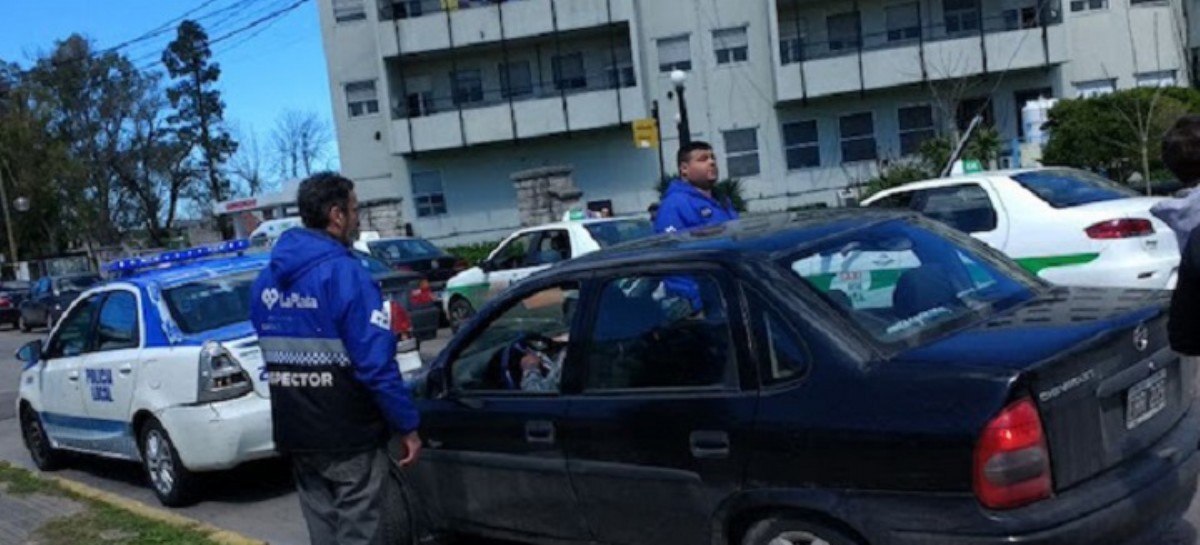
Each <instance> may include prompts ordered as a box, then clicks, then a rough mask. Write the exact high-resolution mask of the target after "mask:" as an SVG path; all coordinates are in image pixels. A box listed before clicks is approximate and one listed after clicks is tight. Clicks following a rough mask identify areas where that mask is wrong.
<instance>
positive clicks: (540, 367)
mask: <svg viewBox="0 0 1200 545" xmlns="http://www.w3.org/2000/svg"><path fill="white" fill-rule="evenodd" d="M578 302H579V284H578V283H576V282H568V283H564V284H560V285H558V286H554V287H551V288H546V289H542V290H538V291H536V292H534V293H532V294H527V295H525V296H523V297H521V298H520V299H518V300H517V301H515V302H513V303H512V304H510V305H508V306H506V307H505V308H504V310H502V311H500V312H499V313H498V314H494V315H493V318H492V319H491V320H489V321H487V323H485V324H483V325H482V326H480V328H479V329H477V330H476V331H474V332H472V335H473V337H474V338H472V339H471V340H470V341H469V342H468V343H467V345H466V346H464V347H463V348H462V349H461V350H460V351H459V352H458V354H457V355H456V356H455V357H454V359H453V361H452V362H451V363H450V376H451V384H452V389H453V390H454V391H456V392H459V393H467V394H469V393H472V392H509V393H522V392H523V393H530V394H552V393H557V392H558V391H559V385H560V382H561V378H562V372H563V365H564V363H565V362H566V357H567V345H568V344H569V340H570V339H569V337H570V332H571V323H572V321H573V320H574V317H575V309H576V307H577V306H578Z"/></svg>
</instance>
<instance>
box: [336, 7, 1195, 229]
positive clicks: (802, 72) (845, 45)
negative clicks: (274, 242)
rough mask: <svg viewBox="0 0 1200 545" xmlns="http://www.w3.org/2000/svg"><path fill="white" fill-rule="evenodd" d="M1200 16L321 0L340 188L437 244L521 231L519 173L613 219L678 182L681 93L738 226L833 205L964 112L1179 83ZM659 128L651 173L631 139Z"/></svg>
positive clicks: (1007, 112)
mask: <svg viewBox="0 0 1200 545" xmlns="http://www.w3.org/2000/svg"><path fill="white" fill-rule="evenodd" d="M1197 3H1198V0H1169V1H1168V0H1151V1H1147V0H753V1H751V0H321V2H320V17H321V22H322V25H321V28H322V33H323V39H324V44H325V53H326V58H327V63H328V69H329V84H330V89H331V91H332V93H331V94H332V97H333V110H334V119H335V125H336V128H337V134H338V146H339V151H340V154H341V163H342V166H343V171H344V172H345V173H346V174H347V175H349V176H350V177H352V178H353V179H355V180H356V181H358V182H359V187H360V189H359V192H360V198H363V199H366V200H372V199H399V202H400V203H401V205H400V210H401V212H402V215H403V216H404V219H403V222H404V223H405V224H406V226H407V225H409V224H411V229H412V231H413V232H414V233H415V234H417V235H420V236H424V237H427V238H430V239H432V240H435V241H438V242H440V243H444V244H453V243H460V242H470V241H479V240H494V239H496V238H498V237H500V236H502V235H503V234H505V233H507V232H509V231H511V230H512V229H514V228H516V227H518V225H519V219H518V213H517V206H516V199H517V197H516V190H515V189H514V186H513V182H512V180H511V179H510V175H511V174H512V173H514V172H518V171H523V170H528V169H531V168H538V167H546V166H557V165H567V166H570V167H571V168H572V178H573V181H574V184H575V186H576V187H578V188H579V189H581V190H582V191H583V194H584V195H583V201H586V202H588V203H590V204H591V205H592V206H594V207H597V208H598V207H601V206H607V207H609V208H610V209H611V210H613V211H614V212H615V213H617V214H630V213H638V212H642V211H644V210H645V209H646V207H647V206H648V205H649V204H650V203H651V202H654V201H655V200H656V199H657V198H658V194H657V191H656V190H655V186H656V184H657V182H658V180H659V177H660V171H663V172H666V173H668V174H670V173H673V172H674V171H675V170H676V167H675V165H674V159H673V157H674V154H675V150H676V149H677V147H678V142H679V136H678V134H677V129H676V116H677V112H678V110H679V101H678V97H676V93H675V92H674V88H675V83H674V82H673V81H672V80H671V78H670V74H671V72H672V71H674V70H682V71H684V72H686V74H687V79H686V81H685V82H684V86H685V93H684V97H685V99H686V103H687V107H688V112H689V121H690V132H691V138H692V139H700V140H705V141H708V142H711V143H712V144H713V145H714V147H715V148H716V150H717V152H718V157H719V162H720V166H721V171H722V176H723V177H726V176H728V177H735V178H738V179H740V180H741V181H742V184H743V188H744V196H745V197H746V200H747V204H748V206H749V207H750V209H751V210H777V209H786V208H790V207H795V206H803V205H809V204H813V203H826V204H831V205H832V204H837V203H839V202H840V201H841V199H843V198H845V197H846V196H847V194H848V193H847V192H846V190H847V188H849V187H853V186H856V185H857V184H860V183H862V182H864V181H865V180H867V179H870V178H871V177H872V176H874V175H875V174H876V173H877V172H878V169H879V168H880V166H881V165H883V164H886V162H888V161H892V160H896V159H899V158H902V157H905V156H909V155H911V154H913V153H914V152H915V151H916V150H917V149H919V148H920V146H921V144H922V142H924V141H925V140H927V139H929V138H932V137H934V136H935V135H938V134H947V133H953V132H954V131H956V130H957V129H959V128H961V127H962V126H964V125H965V124H966V123H967V122H969V120H970V119H971V118H972V117H974V115H975V114H976V113H981V114H982V115H983V117H984V119H985V120H986V121H987V122H988V123H990V124H992V125H993V126H995V127H996V129H997V130H998V132H999V134H1000V136H1001V140H1002V142H1003V144H1002V147H1003V154H1002V155H1003V158H1002V160H1001V164H1000V165H997V166H1000V167H1004V166H1010V165H1012V164H1014V163H1017V162H1019V161H1020V149H1021V146H1020V142H1021V140H1022V138H1023V137H1024V128H1023V127H1022V124H1021V108H1022V106H1023V105H1024V104H1025V103H1026V102H1028V101H1031V100H1035V99H1037V98H1039V97H1042V98H1074V97H1077V96H1086V95H1092V94H1097V93H1105V92H1111V91H1113V90H1117V89H1127V88H1132V87H1136V86H1152V85H1183V84H1187V83H1189V82H1190V81H1192V70H1191V68H1192V61H1191V55H1190V54H1189V53H1190V52H1191V51H1193V50H1194V49H1193V46H1194V45H1197V44H1200V42H1198V41H1196V40H1197V39H1200V35H1197V34H1198V33H1200V31H1197V30H1196V29H1195V28H1191V27H1190V26H1189V25H1188V24H1187V21H1188V12H1189V11H1190V10H1193V9H1195V8H1196V4H1197ZM655 105H657V106H658V111H659V114H660V118H661V132H662V141H661V146H662V149H661V156H662V157H663V158H664V160H663V161H662V164H661V165H660V151H659V150H656V149H654V148H644V147H639V146H638V145H637V143H636V142H635V140H634V138H633V135H632V131H631V124H632V123H633V122H634V121H635V120H638V119H643V118H647V117H651V116H652V115H653V114H654V110H655Z"/></svg>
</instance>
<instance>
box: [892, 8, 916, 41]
mask: <svg viewBox="0 0 1200 545" xmlns="http://www.w3.org/2000/svg"><path fill="white" fill-rule="evenodd" d="M920 9H921V8H920V6H919V5H918V4H917V3H916V2H912V3H908V4H899V5H896V6H890V7H888V8H887V29H888V32H887V36H888V41H889V42H905V41H908V40H916V39H918V38H920V37H921V12H920Z"/></svg>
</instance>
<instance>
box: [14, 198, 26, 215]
mask: <svg viewBox="0 0 1200 545" xmlns="http://www.w3.org/2000/svg"><path fill="white" fill-rule="evenodd" d="M13 208H16V209H17V212H28V211H29V198H28V197H17V199H16V200H15V201H13Z"/></svg>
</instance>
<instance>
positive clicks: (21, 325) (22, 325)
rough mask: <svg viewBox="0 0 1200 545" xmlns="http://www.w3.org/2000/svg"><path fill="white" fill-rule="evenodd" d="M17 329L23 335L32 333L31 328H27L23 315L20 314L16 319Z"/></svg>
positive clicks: (27, 324)
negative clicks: (19, 329)
mask: <svg viewBox="0 0 1200 545" xmlns="http://www.w3.org/2000/svg"><path fill="white" fill-rule="evenodd" d="M17 327H19V328H21V331H22V332H24V333H29V332H30V331H33V328H32V327H29V322H28V321H26V320H25V315H24V314H22V315H21V317H20V318H17Z"/></svg>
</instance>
